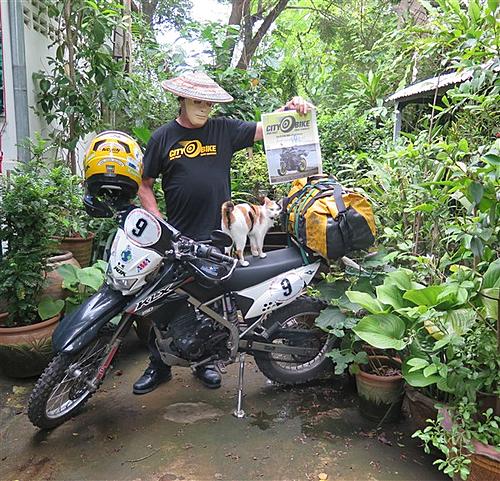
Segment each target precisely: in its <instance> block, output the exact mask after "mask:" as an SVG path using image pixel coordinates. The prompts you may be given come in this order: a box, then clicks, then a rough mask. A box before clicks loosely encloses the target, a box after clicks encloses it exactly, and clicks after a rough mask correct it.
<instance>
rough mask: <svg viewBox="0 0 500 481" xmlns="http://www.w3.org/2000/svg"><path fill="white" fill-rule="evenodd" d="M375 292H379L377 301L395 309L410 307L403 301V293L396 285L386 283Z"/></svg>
mask: <svg viewBox="0 0 500 481" xmlns="http://www.w3.org/2000/svg"><path fill="white" fill-rule="evenodd" d="M375 291H376V292H377V299H378V300H379V301H380V302H382V303H383V304H386V305H388V306H391V307H392V308H393V309H402V308H403V307H408V303H407V302H405V301H404V299H403V292H402V291H401V290H399V289H398V287H397V286H396V285H394V284H391V283H389V282H384V283H383V284H382V285H381V286H377V287H376V288H375Z"/></svg>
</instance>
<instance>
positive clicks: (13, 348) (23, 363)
mask: <svg viewBox="0 0 500 481" xmlns="http://www.w3.org/2000/svg"><path fill="white" fill-rule="evenodd" d="M6 318H7V313H0V369H1V370H2V372H3V373H4V374H5V375H6V376H9V377H16V378H25V377H33V376H37V375H39V374H40V373H41V372H42V371H43V370H44V369H45V367H46V366H47V364H48V363H49V361H50V359H51V358H52V345H51V338H52V333H53V332H54V329H55V328H56V325H57V322H58V321H59V318H60V316H59V315H57V316H56V317H52V318H51V319H47V320H46V321H43V322H38V323H36V324H32V325H30V326H21V327H5V325H4V321H5V320H6Z"/></svg>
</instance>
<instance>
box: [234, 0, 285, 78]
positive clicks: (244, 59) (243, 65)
mask: <svg viewBox="0 0 500 481" xmlns="http://www.w3.org/2000/svg"><path fill="white" fill-rule="evenodd" d="M289 1H290V0H278V2H277V3H276V5H275V6H274V7H273V8H272V10H271V11H270V12H269V14H268V15H267V17H265V18H264V21H263V22H262V25H261V26H260V27H259V29H258V30H257V32H256V34H255V35H254V36H253V37H252V36H251V34H250V35H249V36H248V37H246V36H245V39H244V45H243V52H242V53H241V57H240V60H239V61H238V64H237V67H238V68H240V69H243V70H246V69H247V68H248V66H249V64H250V61H251V59H252V57H253V55H254V54H255V51H256V50H257V47H258V46H259V44H260V42H261V41H262V39H263V38H264V35H265V34H266V33H267V31H268V30H269V27H271V25H272V24H273V22H274V21H275V20H276V19H277V18H278V16H279V14H280V13H281V12H282V11H283V10H284V9H285V8H286V6H287V4H288V2H289ZM248 24H249V25H250V28H251V26H252V22H251V18H250V15H248Z"/></svg>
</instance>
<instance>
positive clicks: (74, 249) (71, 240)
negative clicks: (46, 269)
mask: <svg viewBox="0 0 500 481" xmlns="http://www.w3.org/2000/svg"><path fill="white" fill-rule="evenodd" d="M94 237H95V234H93V233H90V234H89V236H88V237H87V238H86V239H83V238H82V237H58V238H57V240H58V241H59V246H58V248H59V249H60V250H61V251H70V252H71V253H72V254H73V256H74V258H75V259H76V260H77V261H78V263H79V264H80V266H82V267H88V266H89V264H90V260H91V258H92V243H93V241H94Z"/></svg>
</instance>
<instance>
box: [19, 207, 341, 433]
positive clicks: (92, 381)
mask: <svg viewBox="0 0 500 481" xmlns="http://www.w3.org/2000/svg"><path fill="white" fill-rule="evenodd" d="M119 221H120V222H119V228H118V230H117V234H116V236H115V239H114V241H113V244H112V247H111V253H110V257H109V265H108V271H107V277H106V281H105V283H104V285H103V287H102V288H101V289H100V290H99V291H98V292H97V293H96V294H94V295H93V296H92V297H90V298H88V299H87V300H86V301H85V302H84V303H83V304H82V305H81V306H80V307H79V308H78V309H76V310H75V311H73V312H72V313H70V314H68V315H66V316H65V317H64V318H63V319H62V321H61V322H60V323H59V325H58V327H57V328H56V330H55V331H54V334H53V337H52V347H53V350H54V352H55V357H54V358H53V360H52V361H51V362H50V364H49V365H48V366H47V368H46V369H45V371H44V372H43V373H42V375H41V376H40V378H39V380H38V382H37V383H36V385H35V387H34V389H33V392H32V393H31V396H30V399H29V403H28V416H29V419H30V420H31V422H32V423H33V424H34V425H35V426H38V427H40V428H44V429H50V428H54V427H56V426H58V425H60V424H62V423H63V422H65V421H66V420H68V419H69V418H70V417H72V416H74V415H75V414H77V412H78V411H79V410H80V409H81V408H82V407H83V405H84V404H85V403H86V402H87V401H88V400H89V399H90V397H91V396H92V395H93V393H95V392H96V391H97V390H98V388H99V386H100V385H101V383H102V382H103V380H104V377H105V375H106V372H107V371H108V369H109V367H110V365H111V363H112V361H113V359H114V357H115V355H116V353H117V352H118V350H119V348H120V345H121V344H122V342H123V339H124V337H125V335H126V334H127V332H128V331H129V330H130V328H131V326H132V324H133V321H134V317H135V316H152V317H153V318H154V319H157V320H158V319H159V320H160V321H159V322H154V323H153V328H154V330H155V333H156V344H157V347H158V350H159V352H160V355H161V358H162V360H163V361H164V362H165V363H166V364H168V365H171V366H190V367H191V368H192V369H193V370H194V369H196V368H197V367H199V366H204V365H207V364H214V363H215V365H216V366H219V367H220V368H221V369H223V366H225V365H227V364H230V363H234V362H237V361H238V360H239V363H240V367H239V373H240V375H239V384H238V400H237V407H236V410H235V413H234V414H235V415H236V416H237V417H242V416H244V411H243V409H242V396H243V373H244V357H245V353H248V354H250V355H252V356H254V358H255V362H256V364H257V366H258V367H259V369H260V370H261V371H262V373H263V374H264V375H265V376H267V377H268V378H269V379H271V380H273V381H275V382H278V383H282V384H287V385H294V384H301V383H305V382H308V381H311V380H313V379H316V378H319V377H321V376H322V375H323V374H324V373H325V371H326V370H327V369H329V367H330V361H329V359H328V358H327V356H326V354H327V353H328V352H329V351H330V350H331V349H332V347H333V346H334V344H335V343H336V342H338V340H337V339H335V338H332V337H330V336H328V335H327V334H326V333H325V332H323V331H321V330H320V329H318V328H317V327H315V325H314V320H315V318H316V317H317V316H318V315H319V313H320V311H321V309H322V308H323V307H325V305H324V304H323V303H322V301H319V300H317V299H313V298H310V297H307V296H306V295H304V291H305V288H306V286H307V285H308V284H309V283H310V282H311V280H312V279H313V278H314V276H315V274H316V273H317V271H318V269H319V267H320V263H321V261H319V260H316V261H314V262H312V263H310V264H306V263H305V262H304V259H303V257H302V255H301V253H300V252H299V250H298V249H296V248H295V247H288V248H284V249H280V250H276V251H272V252H269V253H268V255H267V257H266V258H264V259H259V258H254V259H252V260H251V264H250V265H249V266H248V267H236V266H237V260H235V259H233V258H232V257H229V256H227V255H225V254H222V253H221V251H224V248H226V247H229V246H230V244H231V239H230V237H229V236H226V234H224V233H222V232H221V231H215V232H214V233H213V234H212V236H211V239H210V241H207V242H196V241H194V240H192V239H189V238H187V237H185V236H182V235H181V233H180V232H179V231H177V230H176V229H174V228H173V227H172V226H171V225H169V224H168V223H167V222H166V221H165V220H163V219H160V218H157V217H155V216H154V215H153V214H151V213H149V212H147V211H146V210H143V209H141V208H138V207H129V208H128V209H127V210H124V211H122V212H121V213H120V215H119ZM182 299H184V300H186V301H187V303H189V304H190V305H192V306H193V307H194V308H192V309H191V311H189V312H188V314H186V315H183V316H180V317H174V318H172V316H169V305H172V302H178V301H179V300H182ZM117 316H121V317H118V319H119V322H118V323H116V319H117ZM112 320H113V322H111V321H112Z"/></svg>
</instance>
